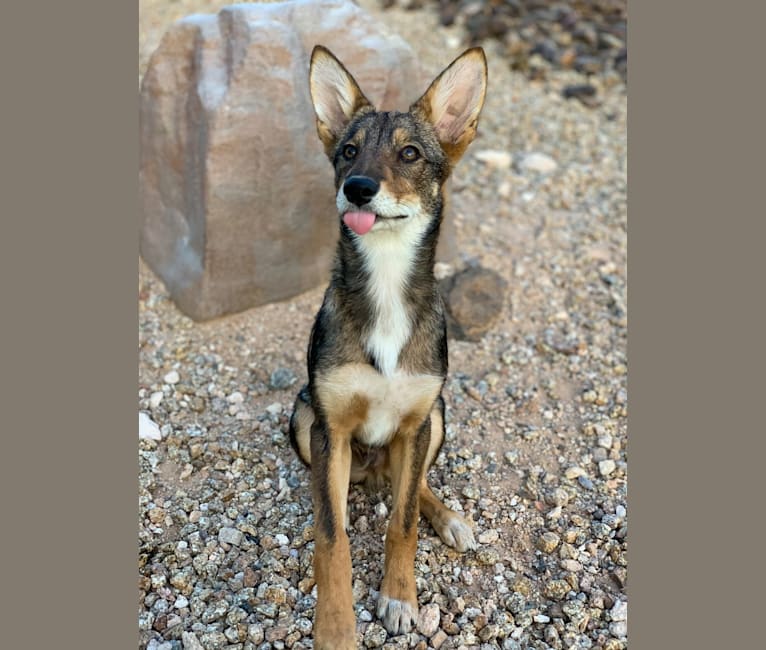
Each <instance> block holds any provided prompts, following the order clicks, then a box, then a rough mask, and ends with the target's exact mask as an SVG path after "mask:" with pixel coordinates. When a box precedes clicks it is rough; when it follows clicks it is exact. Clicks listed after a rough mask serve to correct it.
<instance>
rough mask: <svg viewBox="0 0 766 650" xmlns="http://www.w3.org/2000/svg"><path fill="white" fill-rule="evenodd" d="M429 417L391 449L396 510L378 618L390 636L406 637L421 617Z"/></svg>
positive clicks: (402, 433) (390, 527) (388, 536)
mask: <svg viewBox="0 0 766 650" xmlns="http://www.w3.org/2000/svg"><path fill="white" fill-rule="evenodd" d="M430 435H431V422H430V418H426V420H425V422H423V423H422V424H421V425H420V426H417V427H415V428H411V427H407V426H406V425H405V426H403V427H402V428H401V429H400V431H399V433H397V435H396V436H395V437H394V439H393V440H392V441H391V443H390V446H389V454H390V467H391V469H390V472H391V491H392V493H393V504H394V505H393V511H392V513H391V520H390V521H389V524H388V531H387V532H386V564H385V573H384V576H383V584H382V585H381V588H380V598H379V600H378V618H380V619H381V620H382V621H383V625H384V626H385V628H386V629H387V630H388V631H389V632H390V633H391V634H406V633H407V632H409V631H410V628H411V627H412V625H413V624H414V623H415V621H416V620H417V617H418V599H417V590H416V588H415V552H416V550H417V543H418V516H419V503H418V492H419V485H420V481H421V480H422V478H423V475H424V473H425V460H426V455H427V452H428V443H429V439H430Z"/></svg>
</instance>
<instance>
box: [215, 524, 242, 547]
mask: <svg viewBox="0 0 766 650" xmlns="http://www.w3.org/2000/svg"><path fill="white" fill-rule="evenodd" d="M242 537H243V535H242V532H241V531H239V530H237V529H236V528H221V530H219V531H218V541H219V542H224V543H225V544H233V545H234V546H239V545H240V544H241V543H242Z"/></svg>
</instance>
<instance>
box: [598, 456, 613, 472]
mask: <svg viewBox="0 0 766 650" xmlns="http://www.w3.org/2000/svg"><path fill="white" fill-rule="evenodd" d="M615 469H617V465H616V463H615V462H614V461H613V460H612V459H611V458H608V459H607V460H602V461H600V462H599V464H598V472H599V474H601V476H609V475H610V474H611V473H612V472H614V470H615Z"/></svg>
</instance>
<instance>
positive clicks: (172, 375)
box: [162, 370, 181, 386]
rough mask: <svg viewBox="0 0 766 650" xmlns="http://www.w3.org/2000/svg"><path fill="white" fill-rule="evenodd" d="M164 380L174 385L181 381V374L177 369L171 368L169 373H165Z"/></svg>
mask: <svg viewBox="0 0 766 650" xmlns="http://www.w3.org/2000/svg"><path fill="white" fill-rule="evenodd" d="M162 381H164V382H165V383H166V384H170V385H171V386H172V385H174V384H177V383H178V382H179V381H181V376H180V375H179V374H178V371H177V370H171V371H170V372H169V373H168V374H167V375H165V376H164V377H163V378H162Z"/></svg>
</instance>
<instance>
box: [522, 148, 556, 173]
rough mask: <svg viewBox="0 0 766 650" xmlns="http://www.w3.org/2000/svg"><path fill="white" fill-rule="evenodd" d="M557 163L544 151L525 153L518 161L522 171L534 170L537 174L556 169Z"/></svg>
mask: <svg viewBox="0 0 766 650" xmlns="http://www.w3.org/2000/svg"><path fill="white" fill-rule="evenodd" d="M558 166H559V165H558V163H557V162H556V161H555V160H554V159H553V158H551V157H550V156H549V155H548V154H546V153H541V152H539V151H535V152H532V153H528V154H526V155H525V156H524V157H523V158H522V159H521V161H520V162H519V168H520V169H521V171H522V172H535V173H537V174H550V173H551V172H553V171H556V169H557V168H558Z"/></svg>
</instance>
